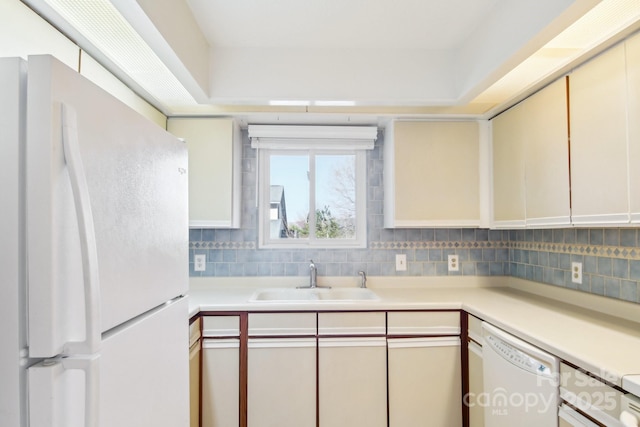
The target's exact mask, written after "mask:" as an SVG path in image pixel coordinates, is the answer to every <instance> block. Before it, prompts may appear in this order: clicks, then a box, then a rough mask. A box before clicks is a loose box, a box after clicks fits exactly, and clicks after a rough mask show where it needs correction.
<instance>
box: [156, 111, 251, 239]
mask: <svg viewBox="0 0 640 427" xmlns="http://www.w3.org/2000/svg"><path fill="white" fill-rule="evenodd" d="M167 130H168V131H169V132H171V133H173V134H174V135H176V136H177V137H179V138H183V139H184V140H185V141H186V143H187V149H188V151H189V226H190V227H191V228H239V227H240V196H241V195H240V189H241V187H240V186H241V157H242V140H241V134H240V128H239V126H238V125H237V123H236V122H235V121H234V120H233V119H212V118H170V119H169V120H168V121H167Z"/></svg>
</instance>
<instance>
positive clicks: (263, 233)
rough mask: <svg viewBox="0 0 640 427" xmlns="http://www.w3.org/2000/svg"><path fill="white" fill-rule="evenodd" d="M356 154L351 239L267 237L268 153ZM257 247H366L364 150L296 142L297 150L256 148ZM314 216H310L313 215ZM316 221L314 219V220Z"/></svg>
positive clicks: (312, 185)
mask: <svg viewBox="0 0 640 427" xmlns="http://www.w3.org/2000/svg"><path fill="white" fill-rule="evenodd" d="M274 154H275V155H283V154H284V155H289V154H290V155H296V154H297V155H301V154H302V155H309V156H312V155H313V156H317V155H335V154H352V155H355V174H356V189H355V190H356V236H355V238H353V239H317V238H313V239H272V238H271V236H270V230H271V229H270V222H269V221H270V208H271V203H270V202H271V200H270V199H271V198H270V186H271V183H270V182H269V181H270V170H269V165H270V156H271V155H274ZM314 169H315V168H314V164H313V163H312V164H311V165H310V171H309V172H310V173H311V174H312V175H313V176H312V178H311V179H310V180H309V204H310V208H311V206H313V208H317V206H315V170H314ZM257 177H258V185H257V188H258V221H259V223H258V248H264V249H274V248H280V249H301V248H314V249H316V248H317V249H341V248H366V247H367V212H366V206H367V201H366V199H367V153H366V151H365V150H363V149H359V150H354V149H350V150H344V149H337V150H336V149H327V148H322V147H321V148H315V147H312V145H309V144H305V143H302V144H298V145H297V148H296V149H281V148H277V149H259V150H258V173H257ZM312 218H313V217H312ZM314 221H315V219H314Z"/></svg>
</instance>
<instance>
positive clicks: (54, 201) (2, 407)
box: [0, 55, 189, 427]
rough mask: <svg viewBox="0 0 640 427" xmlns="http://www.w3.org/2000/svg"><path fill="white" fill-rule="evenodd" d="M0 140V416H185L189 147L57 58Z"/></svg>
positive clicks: (31, 425)
mask: <svg viewBox="0 0 640 427" xmlns="http://www.w3.org/2000/svg"><path fill="white" fill-rule="evenodd" d="M0 141H1V142H0V150H1V151H0V192H1V193H0V200H2V202H1V203H2V206H3V207H2V210H1V211H0V215H1V216H0V219H1V221H0V239H1V240H0V246H1V252H0V279H1V282H0V322H2V329H0V334H1V335H0V343H1V345H0V378H2V380H0V426H7V427H9V426H12V427H13V426H16V427H44V426H46V427H76V426H78V427H79V426H91V427H94V426H95V427H126V426H131V427H134V426H135V427H142V426H154V427H181V426H187V425H188V424H189V402H188V399H189V397H188V396H189V388H188V366H189V354H188V347H189V342H188V307H187V302H186V294H187V290H188V212H187V209H188V207H187V206H188V200H187V198H188V195H187V152H186V147H185V146H184V144H183V143H182V142H180V141H179V140H178V139H176V138H175V137H173V136H172V135H170V134H169V133H167V132H166V131H165V130H163V129H161V128H160V127H158V126H157V125H156V124H154V123H152V122H151V121H149V120H147V119H145V118H143V117H142V116H140V115H139V114H137V113H136V112H134V111H133V110H131V109H130V108H129V107H127V106H126V105H124V104H123V103H121V102H120V101H118V100H116V99H115V98H114V97H112V96H111V95H109V94H108V93H106V92H104V91H103V90H101V89H100V88H99V87H97V86H96V85H94V84H93V83H91V82H90V81H88V80H87V79H85V78H84V77H82V76H81V75H80V74H78V73H77V72H75V71H74V70H71V69H69V68H68V67H66V66H65V65H64V64H62V63H61V62H59V61H58V60H56V59H55V58H53V57H51V56H48V55H42V56H31V57H29V58H28V60H27V61H25V60H22V59H19V58H3V59H0Z"/></svg>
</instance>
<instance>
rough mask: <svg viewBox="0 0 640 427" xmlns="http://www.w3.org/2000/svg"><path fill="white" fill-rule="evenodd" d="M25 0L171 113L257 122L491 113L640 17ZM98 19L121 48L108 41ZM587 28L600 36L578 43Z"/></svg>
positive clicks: (397, 2) (525, 4)
mask: <svg viewBox="0 0 640 427" xmlns="http://www.w3.org/2000/svg"><path fill="white" fill-rule="evenodd" d="M22 1H24V2H26V3H29V4H30V5H31V6H32V7H34V9H36V10H38V11H39V13H41V14H42V15H43V16H44V17H45V18H46V19H48V20H50V21H51V22H52V23H53V24H54V25H56V27H58V28H61V29H62V30H63V31H64V32H65V33H67V34H68V35H69V36H70V37H71V38H72V39H73V40H75V41H77V43H78V44H79V45H80V46H81V47H82V48H83V49H84V50H86V51H87V52H89V53H90V54H91V55H92V56H94V57H95V58H97V59H98V60H99V61H100V62H101V63H102V64H103V65H104V66H105V67H106V68H107V69H110V70H111V71H112V72H113V73H114V74H115V75H116V76H118V77H119V78H121V79H122V80H123V81H125V83H126V84H127V85H129V86H130V87H132V88H134V89H135V90H137V91H138V92H139V93H140V94H142V96H143V97H145V98H146V99H148V100H149V101H150V102H151V103H152V104H154V105H156V107H157V108H159V109H160V110H161V111H162V112H164V113H165V114H166V115H170V116H179V115H235V116H241V117H242V118H244V119H245V120H246V121H247V122H248V121H251V122H254V123H255V122H283V121H288V122H296V123H297V122H314V123H319V122H327V121H329V122H332V123H354V122H363V121H364V122H367V121H371V120H374V121H375V120H380V118H381V117H384V118H385V120H386V118H389V117H402V118H414V117H415V118H420V117H431V116H436V115H437V116H440V117H443V116H447V117H460V116H474V117H488V116H490V115H492V114H494V113H495V112H497V111H499V110H500V109H502V108H505V107H506V106H508V105H509V104H510V103H513V102H515V101H517V100H518V99H519V98H520V99H521V98H522V97H523V96H526V94H528V93H531V92H533V91H535V90H536V89H537V88H540V87H542V86H543V85H544V84H546V83H548V82H550V81H551V80H552V79H554V78H557V77H558V76H559V75H561V73H564V72H567V71H570V67H572V66H575V65H576V64H578V63H579V61H584V60H585V58H587V57H588V55H593V54H594V52H595V51H597V49H602V48H603V46H605V44H602V42H603V41H604V42H608V43H611V40H615V38H616V37H617V36H616V34H622V33H624V31H626V34H628V32H629V31H631V30H633V29H637V28H638V27H639V26H640V24H639V23H640V0H394V1H391V0H170V1H158V0H92V1H91V2H87V0H22ZM99 3H101V4H103V6H101V8H102V9H108V8H111V9H113V10H114V11H115V14H116V15H118V14H119V15H120V16H119V19H122V20H123V21H122V22H123V23H124V24H123V25H124V27H127V26H129V27H130V29H131V31H133V32H134V33H137V34H138V35H139V39H140V41H141V42H142V43H146V44H147V47H148V52H147V53H151V54H152V55H153V54H155V56H157V59H159V60H160V62H161V65H163V67H164V70H162V69H158V67H156V68H153V71H151V69H152V68H151V66H149V69H147V68H145V66H143V65H141V64H139V63H138V62H139V61H137V59H139V58H140V57H141V56H142V50H143V49H142V48H141V47H140V45H136V46H129V47H127V45H125V44H123V43H121V42H122V40H124V39H126V37H124V35H119V34H117V33H114V31H112V29H113V28H114V26H113V25H111V24H110V23H109V22H111V21H107V20H105V22H104V23H102V24H101V22H100V19H102V18H101V17H100V16H99V15H100V14H99V13H96V12H95V7H94V9H92V7H91V5H92V4H99ZM105 3H106V5H104V4H105ZM102 9H101V10H102ZM598 9H603V10H604V11H605V16H608V15H606V14H607V13H610V10H611V9H613V10H614V11H617V12H616V14H615V16H616V19H617V21H616V22H615V23H614V22H613V20H611V19H608V18H607V19H602V15H603V14H602V13H599V12H598V13H596V11H597V10H598ZM70 11H73V13H72V15H73V19H74V20H75V24H74V23H73V22H71V21H70V20H69V19H70V18H65V17H66V16H69V17H71V16H72V15H71V14H70V13H71V12H70ZM587 18H588V19H587ZM110 19H118V17H117V16H115V15H113V14H112V15H110ZM89 21H90V22H91V31H93V32H96V33H100V32H102V33H104V34H103V36H104V37H103V38H104V39H105V40H107V41H110V40H111V43H110V44H111V45H118V46H119V47H122V49H121V50H120V51H114V52H107V50H108V47H109V45H110V44H109V43H107V44H104V45H97V44H96V43H95V42H94V40H98V39H100V37H95V34H88V30H87V29H86V25H84V24H85V23H87V22H89ZM580 23H581V25H576V24H580ZM595 24H599V25H595ZM572 28H574V30H575V28H579V31H573V32H572V34H573V35H572V36H571V37H569V38H567V37H564V38H563V37H559V38H557V37H556V36H558V35H561V34H565V33H567V32H570V30H571V29H572ZM630 28H631V30H630ZM567 29H569V31H565V30H567ZM591 29H593V30H594V31H591ZM596 30H597V31H598V34H595V33H596ZM623 30H624V31H623ZM563 32H564V33H563ZM592 33H593V34H592ZM575 34H579V35H581V36H582V35H584V34H589V37H592V38H593V40H594V41H586V40H585V41H583V42H582V45H581V46H577V43H575V39H576V37H575ZM130 38H131V37H130ZM596 41H597V42H596ZM127 49H128V51H127ZM594 49H595V50H594ZM551 50H553V54H554V55H553V56H554V59H553V63H551V62H552V61H550V60H549V52H550V51H551ZM558 52H562V53H563V55H565V56H566V58H559V56H560V55H557V54H558ZM536 55H537V56H536ZM570 55H571V56H570ZM126 56H128V57H132V58H133V59H134V61H133V63H132V64H131V66H130V67H129V69H127V68H126V64H124V61H121V60H122V59H123V57H126ZM556 56H558V58H555V57H556ZM556 59H557V60H556ZM163 67H160V68H163ZM512 70H516V71H519V72H518V73H514V72H512ZM163 72H167V73H169V76H168V77H170V78H169V79H165V81H170V80H171V79H173V81H175V82H177V86H178V87H176V88H173V89H176V90H181V91H183V93H185V94H186V95H187V96H186V97H185V96H183V97H182V100H180V99H178V97H175V96H174V97H173V99H170V95H166V94H170V93H171V92H172V90H173V89H172V88H171V87H168V85H167V84H166V83H164V84H162V85H161V86H160V87H155V88H154V87H153V85H152V80H153V79H149V77H148V76H150V75H152V74H153V75H155V74H157V73H163ZM169 86H171V85H169ZM170 89H171V90H170ZM173 92H174V93H175V90H173ZM287 103H289V104H290V105H288V106H287V105H286V104H287ZM283 105H284V106H283ZM299 113H305V114H302V115H300V114H299Z"/></svg>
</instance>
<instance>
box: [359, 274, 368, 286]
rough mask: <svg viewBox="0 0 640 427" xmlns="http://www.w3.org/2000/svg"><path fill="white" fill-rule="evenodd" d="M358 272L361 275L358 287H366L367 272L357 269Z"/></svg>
mask: <svg viewBox="0 0 640 427" xmlns="http://www.w3.org/2000/svg"><path fill="white" fill-rule="evenodd" d="M358 274H359V275H360V277H361V280H360V287H361V288H366V287H367V273H365V272H364V271H362V270H361V271H358Z"/></svg>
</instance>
